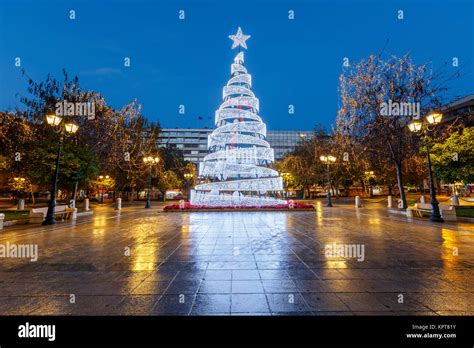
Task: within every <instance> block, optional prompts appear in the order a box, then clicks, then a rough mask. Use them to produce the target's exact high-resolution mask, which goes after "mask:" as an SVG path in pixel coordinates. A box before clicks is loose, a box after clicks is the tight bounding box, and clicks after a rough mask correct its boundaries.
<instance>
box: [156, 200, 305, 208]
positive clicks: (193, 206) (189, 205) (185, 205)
mask: <svg viewBox="0 0 474 348" xmlns="http://www.w3.org/2000/svg"><path fill="white" fill-rule="evenodd" d="M292 205H293V208H290V203H286V204H277V205H264V206H230V205H226V206H218V207H214V206H209V205H192V204H191V203H189V202H185V203H183V204H182V208H180V206H179V204H172V205H167V206H166V207H164V208H163V210H191V209H213V210H239V209H254V210H262V209H275V210H282V209H314V206H313V205H311V204H306V203H296V202H293V203H292Z"/></svg>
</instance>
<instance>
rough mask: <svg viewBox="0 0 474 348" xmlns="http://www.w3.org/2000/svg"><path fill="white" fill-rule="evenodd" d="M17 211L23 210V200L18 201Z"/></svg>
mask: <svg viewBox="0 0 474 348" xmlns="http://www.w3.org/2000/svg"><path fill="white" fill-rule="evenodd" d="M17 209H18V210H25V200H24V199H20V200H18V208H17Z"/></svg>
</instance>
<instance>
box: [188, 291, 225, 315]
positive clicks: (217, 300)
mask: <svg viewBox="0 0 474 348" xmlns="http://www.w3.org/2000/svg"><path fill="white" fill-rule="evenodd" d="M230 308H231V295H230V294H225V295H223V294H198V295H196V300H195V301H194V304H193V306H192V309H191V314H192V315H206V314H207V315H222V314H227V315H228V314H230Z"/></svg>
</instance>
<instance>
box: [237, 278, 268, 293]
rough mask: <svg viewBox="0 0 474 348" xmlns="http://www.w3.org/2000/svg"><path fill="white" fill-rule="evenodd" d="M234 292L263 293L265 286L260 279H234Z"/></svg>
mask: <svg viewBox="0 0 474 348" xmlns="http://www.w3.org/2000/svg"><path fill="white" fill-rule="evenodd" d="M232 293H233V294H259V293H261V294H263V293H264V290H263V286H262V282H261V281H260V280H233V281H232Z"/></svg>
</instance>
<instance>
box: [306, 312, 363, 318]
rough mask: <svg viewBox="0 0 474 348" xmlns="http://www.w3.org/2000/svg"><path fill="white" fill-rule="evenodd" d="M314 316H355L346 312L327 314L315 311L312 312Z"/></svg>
mask: <svg viewBox="0 0 474 348" xmlns="http://www.w3.org/2000/svg"><path fill="white" fill-rule="evenodd" d="M312 315H314V316H331V317H334V316H336V317H340V316H342V317H347V316H354V315H355V314H354V312H351V311H346V312H325V311H314V312H312Z"/></svg>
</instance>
